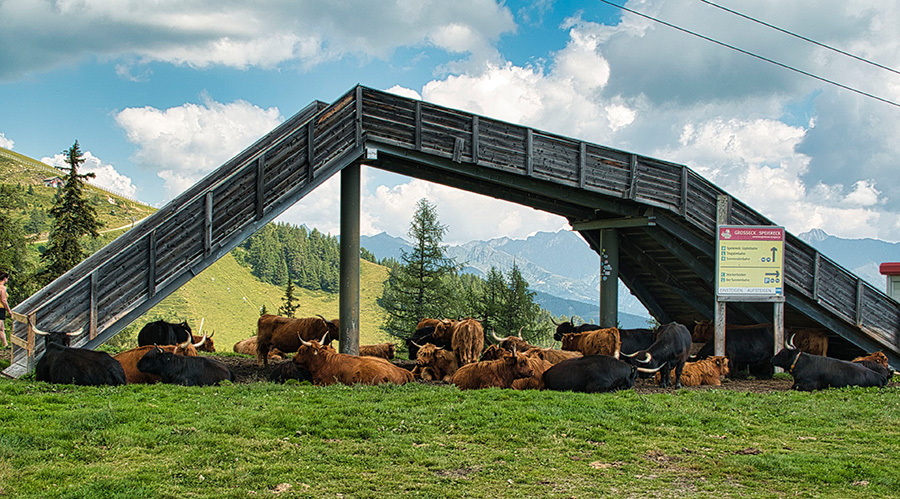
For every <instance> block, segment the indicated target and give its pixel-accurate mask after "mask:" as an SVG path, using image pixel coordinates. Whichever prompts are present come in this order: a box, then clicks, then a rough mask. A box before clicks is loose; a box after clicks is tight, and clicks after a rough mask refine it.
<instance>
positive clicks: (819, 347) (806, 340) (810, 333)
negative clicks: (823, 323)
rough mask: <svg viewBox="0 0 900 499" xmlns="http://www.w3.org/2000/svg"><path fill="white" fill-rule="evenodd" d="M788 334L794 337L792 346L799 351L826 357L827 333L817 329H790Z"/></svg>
mask: <svg viewBox="0 0 900 499" xmlns="http://www.w3.org/2000/svg"><path fill="white" fill-rule="evenodd" d="M788 334H790V335H791V336H793V337H794V345H797V348H799V349H800V350H801V351H803V352H806V353H809V354H812V355H821V356H822V357H826V356H828V333H826V332H825V330H824V329H818V328H790V329H789V331H788Z"/></svg>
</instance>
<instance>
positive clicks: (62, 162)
mask: <svg viewBox="0 0 900 499" xmlns="http://www.w3.org/2000/svg"><path fill="white" fill-rule="evenodd" d="M81 157H82V159H84V163H82V164H81V166H80V167H79V168H78V172H79V173H93V174H94V175H95V177H94V178H89V179H87V180H86V182H87V183H89V184H92V185H96V186H98V187H102V188H104V189H106V190H108V191H111V192H112V193H114V194H120V195H123V196H125V197H130V198H134V197H135V193H136V192H137V187H135V185H134V184H133V183H132V181H131V178H130V177H128V176H126V175H122V174H121V173H119V172H118V171H116V168H115V167H114V166H113V165H110V164H108V163H104V162H103V160H101V159H100V158H98V157H96V156H94V155H93V154H91V151H84V153H83V154H82V156H81ZM41 162H42V163H46V164H48V165H50V166H54V167H60V168H68V167H69V165H68V164H66V157H65V155H64V154H62V153H58V154H55V155H53V156H52V157H49V156H46V157H43V158H41Z"/></svg>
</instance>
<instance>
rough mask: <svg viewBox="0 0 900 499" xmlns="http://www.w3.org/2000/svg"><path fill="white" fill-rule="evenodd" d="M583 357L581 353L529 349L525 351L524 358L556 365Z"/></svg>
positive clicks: (549, 349) (551, 349) (550, 349)
mask: <svg viewBox="0 0 900 499" xmlns="http://www.w3.org/2000/svg"><path fill="white" fill-rule="evenodd" d="M583 355H584V354H583V353H581V352H574V351H569V350H556V349H555V348H529V349H528V350H525V356H526V357H539V358H541V359H544V360H546V361H547V362H549V363H551V364H558V363H560V362H562V361H564V360H566V359H575V358H578V357H582V356H583Z"/></svg>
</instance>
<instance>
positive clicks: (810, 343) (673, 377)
mask: <svg viewBox="0 0 900 499" xmlns="http://www.w3.org/2000/svg"><path fill="white" fill-rule="evenodd" d="M554 324H555V325H556V334H555V335H554V339H555V340H556V341H559V342H560V343H561V348H560V349H556V348H543V347H540V346H537V345H533V344H530V343H528V342H527V341H526V340H525V339H524V338H522V336H521V333H522V331H521V330H519V331H518V332H517V333H516V334H515V335H510V336H505V337H503V336H499V335H497V333H496V331H494V330H493V329H491V331H490V333H489V334H486V333H485V331H484V329H483V327H482V325H481V323H480V322H479V321H478V320H476V319H473V318H466V319H460V320H453V319H447V318H444V319H423V320H422V321H420V322H419V324H418V325H417V328H416V331H414V332H411V334H410V337H409V338H408V339H407V344H406V346H407V351H408V352H409V355H410V360H414V361H415V363H414V364H412V365H411V366H410V365H408V364H406V365H404V364H402V363H399V362H392V360H393V359H394V357H395V355H396V345H395V344H394V343H380V344H376V345H362V346H360V349H359V351H360V353H359V355H349V354H345V353H338V351H337V350H335V348H334V347H332V346H331V342H333V341H335V340H339V330H340V323H339V322H338V320H337V319H334V320H327V319H325V318H324V317H323V316H321V315H317V316H315V317H308V318H300V319H295V318H289V317H281V316H277V315H271V314H266V315H263V316H261V317H260V318H259V320H258V322H257V334H256V336H253V337H250V338H247V339H245V340H241V341H240V342H238V343H236V344H235V345H234V347H233V348H234V351H235V352H237V353H242V354H246V355H252V356H254V357H256V362H257V364H258V365H260V366H268V364H269V363H270V362H271V363H273V364H274V367H273V368H272V371H271V374H270V376H269V379H270V380H271V381H274V382H285V381H287V380H292V379H293V380H298V381H308V382H311V383H313V384H314V385H331V384H335V383H341V384H347V385H354V384H366V385H377V384H382V383H392V384H398V385H399V384H404V383H409V382H414V381H431V382H439V383H448V384H452V385H455V386H456V387H458V388H459V389H463V390H465V389H482V388H509V389H515V390H544V389H546V390H563V391H577V392H586V393H595V392H610V391H616V390H627V389H630V388H632V387H633V386H634V384H635V380H636V379H637V378H638V377H639V376H640V377H651V378H653V380H654V382H655V383H656V384H658V385H659V387H661V388H668V387H674V388H681V387H683V386H699V385H721V384H722V380H723V379H725V378H726V377H730V376H734V375H736V374H737V373H739V372H741V373H742V372H743V371H744V370H745V369H746V370H747V371H748V373H749V374H752V375H753V376H756V377H758V378H767V377H769V378H770V377H771V376H772V375H773V372H774V367H779V368H781V369H783V370H784V371H785V372H787V373H789V374H790V375H791V376H792V378H793V380H794V383H793V386H792V388H793V389H796V390H802V391H812V390H820V389H825V388H831V387H845V386H875V387H883V386H886V385H887V384H888V383H889V382H890V380H891V378H892V376H893V375H894V374H895V372H894V371H893V369H892V368H891V367H890V366H889V365H888V359H887V357H886V356H885V355H884V354H883V353H881V352H873V353H871V354H869V355H866V356H862V357H858V358H856V359H853V360H852V361H847V360H840V359H836V358H832V357H827V356H826V354H827V349H828V336H827V334H825V333H824V332H823V331H821V330H810V329H803V330H794V331H790V330H789V333H790V337H789V339H788V341H787V342H786V343H785V346H784V348H783V349H781V350H780V351H779V352H778V353H777V354H775V355H773V352H774V340H773V330H772V325H771V324H755V325H743V326H729V327H727V328H726V334H725V355H724V356H721V357H718V356H713V355H712V353H713V348H712V347H713V342H712V341H711V338H712V328H711V326H710V324H709V323H708V322H699V323H697V324H695V325H694V328H693V331H691V330H689V329H688V328H687V327H686V326H685V325H683V324H678V323H669V324H663V325H660V326H659V327H657V328H655V329H618V328H601V327H599V326H596V325H592V324H582V325H580V326H575V325H574V324H573V322H572V321H567V322H563V323H559V324H557V323H554ZM202 328H203V324H202V321H201V325H200V330H201V331H202ZM36 332H37V333H38V334H40V335H43V336H44V338H45V345H44V354H43V356H42V357H41V358H40V359H39V361H38V363H37V365H36V368H35V373H36V374H35V379H37V380H38V381H46V382H50V383H66V384H78V385H120V384H126V383H158V382H162V383H170V384H179V385H186V386H195V385H214V384H219V383H220V382H222V381H226V380H228V381H234V380H235V375H234V373H233V372H232V371H231V369H230V368H229V367H228V366H227V365H226V364H224V363H223V362H221V361H219V360H216V359H215V358H213V357H211V356H201V355H198V351H201V352H215V346H214V344H213V341H212V338H211V336H212V335H211V334H210V335H206V334H201V333H200V331H198V333H197V334H194V333H193V331H192V330H191V327H190V326H189V325H188V323H187V322H181V323H168V322H164V321H156V322H151V323H148V324H147V325H146V326H144V328H143V329H142V330H141V331H140V333H139V334H138V343H139V345H140V346H138V347H137V348H135V349H132V350H128V351H125V352H122V353H119V354H117V355H115V356H114V357H113V356H110V355H109V354H106V353H104V352H96V351H93V350H88V349H82V348H72V347H69V337H70V336H71V334H72V333H64V332H51V333H45V332H42V331H38V330H36ZM486 343H488V346H487V347H486V348H485V344H486ZM692 351H693V352H695V353H694V354H693V355H692V354H691V352H692Z"/></svg>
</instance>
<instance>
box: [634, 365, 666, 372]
mask: <svg viewBox="0 0 900 499" xmlns="http://www.w3.org/2000/svg"><path fill="white" fill-rule="evenodd" d="M664 365H665V364H663V365H662V366H659V367H657V368H656V369H650V368H649V367H639V368H637V370H638V371H639V372H642V373H655V372H657V371H659V370H660V369H662V368H663V366H664Z"/></svg>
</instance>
